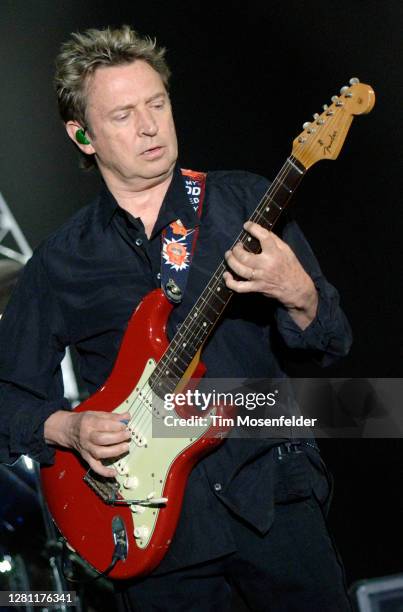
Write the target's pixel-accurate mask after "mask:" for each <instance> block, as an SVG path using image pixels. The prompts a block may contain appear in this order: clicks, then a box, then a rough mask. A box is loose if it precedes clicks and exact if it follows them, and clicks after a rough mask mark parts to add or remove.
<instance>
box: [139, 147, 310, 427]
mask: <svg viewBox="0 0 403 612" xmlns="http://www.w3.org/2000/svg"><path fill="white" fill-rule="evenodd" d="M295 161H297V160H296V159H295V157H294V156H290V157H289V158H288V159H287V160H286V162H285V164H284V166H283V168H282V169H281V171H280V172H279V173H278V175H277V177H276V178H275V180H274V181H273V183H272V184H271V186H270V187H269V189H268V190H267V192H266V193H265V194H264V196H263V197H262V200H261V202H260V203H259V205H258V207H257V208H256V210H255V211H254V212H253V213H252V215H251V218H250V220H251V221H259V220H261V219H262V218H264V217H265V214H266V213H267V212H268V211H265V210H263V209H264V208H265V207H266V206H267V204H268V203H270V201H272V203H274V205H275V206H277V208H278V215H277V218H278V217H279V216H280V214H281V212H282V210H283V209H284V208H285V206H282V207H281V208H280V206H279V205H278V204H277V203H276V202H275V199H274V197H275V196H276V195H277V193H278V191H279V188H280V187H281V186H283V185H285V182H284V181H282V180H281V179H283V178H284V177H286V178H287V177H288V175H289V174H290V170H291V168H290V164H291V165H292V164H293V162H295ZM293 169H294V170H295V169H296V168H293ZM303 174H304V172H303V171H301V177H298V179H300V178H302V175H303ZM298 182H299V181H298ZM298 182H297V184H298ZM276 183H279V185H276ZM296 186H297V185H296ZM272 187H274V188H273V189H272ZM288 189H289V188H288ZM270 192H271V193H270ZM292 193H293V190H291V192H290V193H289V197H291V195H292ZM289 197H288V198H287V199H289ZM275 221H276V219H275ZM273 225H274V224H272V226H273ZM272 226H271V227H272ZM247 238H248V234H247V232H245V230H243V231H242V232H241V233H240V235H239V236H238V238H237V239H236V240H235V242H234V244H233V246H234V245H235V244H236V243H237V242H239V241H241V242H243V240H245V239H247ZM231 248H233V247H231ZM225 269H226V266H225V264H224V262H221V264H220V265H219V266H218V268H217V270H216V272H215V273H214V275H213V278H214V281H213V283H212V285H211V289H210V290H212V289H216V288H217V287H218V285H220V284H222V272H223V271H224V270H225ZM209 284H210V283H209ZM214 285H215V286H214ZM206 288H207V287H206ZM206 288H205V290H204V291H203V292H202V294H201V296H200V297H199V299H198V301H197V302H196V304H195V305H194V307H193V308H192V310H191V311H190V313H189V315H188V317H191V315H192V313H193V310H195V311H196V312H197V311H198V310H199V306H198V303H199V302H200V301H201V300H202V301H204V300H203V295H204V293H205V291H206ZM231 295H232V293H231V294H230V295H229V296H228V298H227V300H226V302H225V304H224V305H223V308H222V310H224V308H225V306H226V304H227V302H228V301H229V299H230V297H231ZM202 308H203V307H202ZM217 314H218V313H217ZM188 317H186V318H188ZM185 320H186V319H185ZM191 321H192V319H191ZM190 325H191V323H190ZM187 329H188V332H189V331H190V326H189V327H188V328H187ZM203 333H204V330H202V329H201V327H200V326H198V328H197V330H196V334H194V333H193V334H192V333H190V334H189V333H188V338H189V343H190V344H192V341H194V340H195V339H196V340H197V341H199V340H200V339H202V336H203ZM181 340H182V338H178V340H177V341H176V345H177V346H176V347H175V346H174V344H175V342H174V339H173V341H172V342H171V343H170V345H169V346H168V347H167V350H166V351H165V353H164V354H163V355H162V357H161V358H160V360H159V362H158V364H161V362H162V360H163V358H164V357H165V356H166V354H167V352H168V350H169V349H171V352H173V353H175V352H176V350H177V348H178V345H179V343H180V342H181ZM160 367H161V366H160ZM161 369H162V368H161ZM182 376H183V373H182ZM164 377H165V375H164V374H163V373H162V372H161V375H160V376H159V377H157V378H156V380H155V382H157V383H158V382H159V380H161V379H163V378H164ZM178 380H180V379H178ZM147 382H148V381H147ZM147 382H146V383H145V384H144V385H143V387H142V389H141V390H140V391H143V390H144V387H145V385H146V384H147ZM152 391H153V389H149V390H148V391H147V392H146V394H145V395H144V398H143V399H142V400H140V402H139V406H138V409H137V410H136V413H135V415H134V416H133V417H132V418H131V420H130V422H129V425H132V426H136V428H139V427H141V426H142V425H144V421H145V420H146V419H148V415H150V414H152V409H151V410H150V409H149V408H148V406H147V405H146V404H145V403H144V400H146V401H147V400H150V399H151V398H150V395H151V394H152ZM134 401H136V400H134ZM133 403H134V402H132V404H131V406H130V408H129V410H130V409H131V407H132V406H133ZM144 406H145V409H144ZM139 408H143V410H139ZM137 413H140V414H139V416H140V418H139V419H138V420H136V414H137Z"/></svg>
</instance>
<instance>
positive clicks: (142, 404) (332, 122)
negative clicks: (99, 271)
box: [41, 79, 375, 579]
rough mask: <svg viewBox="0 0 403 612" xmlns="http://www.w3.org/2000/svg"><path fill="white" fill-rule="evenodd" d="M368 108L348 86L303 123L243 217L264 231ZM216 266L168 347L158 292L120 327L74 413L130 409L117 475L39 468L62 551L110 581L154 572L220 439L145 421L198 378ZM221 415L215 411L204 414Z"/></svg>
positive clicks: (254, 246) (217, 289)
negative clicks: (105, 364)
mask: <svg viewBox="0 0 403 612" xmlns="http://www.w3.org/2000/svg"><path fill="white" fill-rule="evenodd" d="M374 102H375V95H374V92H373V90H372V89H371V87H369V86H368V85H365V84H362V83H359V81H358V79H351V81H350V87H343V88H342V90H341V92H340V96H334V97H333V98H332V104H331V105H329V106H324V111H323V112H322V113H321V114H320V115H319V114H315V115H314V120H313V121H312V122H310V123H307V124H304V126H303V127H304V129H303V131H302V132H301V134H300V135H299V136H298V137H297V138H296V139H295V140H294V142H293V147H292V154H291V156H290V157H289V158H288V159H287V160H286V162H285V164H284V166H283V167H282V168H281V170H280V172H279V174H278V175H277V177H276V179H275V180H274V181H273V183H272V184H271V185H270V188H269V189H268V191H267V192H266V193H265V195H264V196H263V198H262V200H261V202H260V203H259V205H258V207H257V208H256V210H255V212H254V213H253V215H252V216H251V220H252V221H255V222H257V223H259V224H260V225H262V226H263V227H265V228H267V229H268V230H271V229H272V228H273V226H274V225H275V223H276V221H277V219H278V218H279V216H280V214H281V212H282V211H283V209H284V208H285V206H286V205H287V203H288V202H289V200H290V198H291V196H292V194H293V192H294V191H295V189H296V188H297V186H298V184H299V182H300V181H301V179H302V177H303V176H304V174H305V172H306V171H307V170H308V168H310V167H311V166H312V165H313V164H314V163H315V162H317V161H319V160H321V159H335V158H336V157H337V156H338V154H339V152H340V150H341V147H342V145H343V143H344V140H345V138H346V135H347V132H348V130H349V127H350V125H351V122H352V120H353V115H361V114H363V113H368V112H369V111H370V110H371V109H372V107H373V105H374ZM238 241H240V242H242V243H243V245H244V246H245V248H247V249H249V250H250V251H251V252H254V253H258V252H259V251H260V246H259V243H258V242H257V241H256V240H255V239H253V238H252V237H251V236H250V235H249V234H248V233H247V232H245V231H242V232H241V233H240V235H239V236H238V237H237V238H236V241H235V243H236V242H238ZM235 243H234V244H235ZM225 269H226V266H225V262H224V261H222V262H221V263H220V265H219V266H218V268H217V269H216V271H215V272H214V274H213V276H212V278H211V280H210V281H209V283H208V284H207V286H206V287H205V289H204V291H203V292H202V294H201V295H200V297H199V299H198V300H197V302H196V303H195V304H194V306H193V308H192V310H191V311H190V313H189V315H188V316H187V317H186V319H185V320H184V322H183V323H182V325H181V326H180V328H179V330H178V331H177V333H176V334H175V336H174V338H173V339H172V341H171V342H170V343H168V340H167V338H166V334H165V329H166V324H167V320H168V317H169V314H170V312H171V309H172V305H171V304H170V303H169V302H168V301H167V299H166V298H165V295H164V294H163V292H162V291H161V290H160V289H157V290H155V291H153V292H151V293H150V294H149V295H147V296H146V298H145V299H144V300H143V301H142V302H141V303H140V305H139V306H138V307H137V308H136V310H135V311H134V313H133V315H132V317H131V319H130V321H129V324H128V328H127V331H126V334H125V336H124V339H123V342H122V346H121V349H120V352H119V355H118V358H117V361H116V363H115V366H114V368H113V371H112V373H111V375H110V377H109V378H108V380H107V381H106V383H105V384H104V386H103V387H102V388H101V389H99V391H97V392H96V393H95V394H94V395H93V396H91V397H90V398H89V399H87V400H86V401H84V402H83V403H81V404H80V405H79V406H78V407H77V408H76V409H75V410H76V411H77V412H82V411H84V410H99V411H108V410H109V411H111V412H121V413H123V412H126V411H129V412H130V414H131V420H130V422H129V424H128V427H129V428H130V431H131V434H132V441H131V447H130V451H129V452H128V453H127V454H126V455H125V456H123V457H120V458H117V460H116V461H115V462H114V463H113V465H114V467H115V468H116V470H117V474H118V475H117V476H116V478H112V479H105V478H102V477H100V476H98V475H97V474H94V473H93V472H92V471H88V466H86V465H85V464H84V462H83V461H82V459H81V458H80V457H79V455H78V454H76V453H75V452H72V451H70V450H63V449H57V450H56V460H55V463H54V465H53V466H51V467H46V468H42V471H41V475H42V484H43V490H44V493H45V497H46V500H47V503H48V506H49V510H50V512H51V514H52V517H53V519H54V522H55V523H56V525H57V527H58V529H59V530H60V532H61V533H62V535H63V537H64V538H65V540H66V541H67V543H68V545H69V546H70V547H71V548H72V549H74V550H75V551H76V552H77V553H78V554H79V555H80V556H81V557H82V558H83V559H85V560H86V561H87V562H88V563H89V564H90V566H92V567H93V568H94V569H96V570H97V571H98V572H104V571H105V570H106V569H107V571H108V575H109V576H110V577H111V578H117V579H125V578H130V577H134V576H140V575H144V574H146V573H148V572H150V571H151V570H152V569H154V568H155V567H156V566H157V565H158V563H159V562H160V561H161V559H162V558H163V556H164V554H165V553H166V551H167V550H168V547H169V544H170V542H171V540H172V538H173V535H174V531H175V528H176V524H177V521H178V518H179V514H180V510H181V505H182V499H183V494H184V490H185V486H186V480H187V477H188V475H189V473H190V471H191V469H192V467H193V466H194V465H195V463H196V462H197V461H198V460H199V459H200V458H201V457H202V456H203V455H204V454H206V453H207V452H209V451H210V450H211V449H213V448H214V447H215V446H216V445H217V444H219V443H220V441H221V440H222V437H223V435H224V433H225V432H223V431H222V430H221V429H220V428H219V427H214V426H213V425H212V424H211V423H212V422H211V421H210V420H208V425H206V427H204V428H203V427H201V428H198V432H197V434H196V435H195V436H194V437H190V435H189V437H188V438H168V437H167V438H153V436H152V421H153V419H158V418H161V412H160V410H161V407H160V406H161V402H159V401H157V399H156V398H158V397H159V398H161V397H163V396H164V394H166V393H173V392H176V391H178V389H182V388H183V385H184V384H185V383H184V381H185V380H189V379H192V378H193V379H197V378H200V377H201V376H202V375H203V374H204V372H205V368H204V366H203V364H202V362H201V361H200V354H201V350H202V347H203V344H204V343H205V341H206V338H207V337H208V335H209V334H210V332H211V330H212V328H213V326H214V324H215V323H216V321H217V319H218V318H219V317H220V316H221V314H222V313H223V311H224V309H225V307H226V305H227V304H228V302H229V300H230V298H231V295H232V292H231V291H230V290H229V289H228V288H227V287H226V285H225V283H224V281H223V278H222V276H223V272H224V271H225ZM139 338H142V342H139ZM220 410H221V408H220V407H214V408H213V409H211V410H210V411H209V412H208V414H209V415H211V414H212V413H213V412H214V414H218V415H219V414H220ZM177 412H179V410H177V411H176V412H175V414H176V413H177ZM171 414H172V413H171ZM189 414H190V412H189ZM204 416H206V415H204ZM217 420H218V419H216V422H217Z"/></svg>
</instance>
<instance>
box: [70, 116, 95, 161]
mask: <svg viewBox="0 0 403 612" xmlns="http://www.w3.org/2000/svg"><path fill="white" fill-rule="evenodd" d="M64 127H65V128H66V132H67V134H68V136H69V138H71V140H72V141H73V142H74V144H75V145H77V147H78V148H79V149H80V150H81V151H82V152H83V153H85V154H86V155H92V154H93V153H95V149H94V147H93V146H92V144H91V143H90V144H87V145H86V144H81V142H78V140H77V136H76V133H77V130H82V129H83V127H82V126H81V125H80V124H79V123H77V121H67V123H65V124H64ZM86 136H87V138H88V140H90V137H89V136H88V134H86Z"/></svg>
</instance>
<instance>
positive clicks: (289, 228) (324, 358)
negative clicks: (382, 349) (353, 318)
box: [275, 221, 352, 366]
mask: <svg viewBox="0 0 403 612" xmlns="http://www.w3.org/2000/svg"><path fill="white" fill-rule="evenodd" d="M282 239H283V240H284V241H285V242H287V244H289V246H290V247H291V248H292V250H293V251H294V253H295V254H296V256H297V257H298V259H299V261H300V262H301V264H302V266H303V267H304V269H305V271H306V272H307V273H308V274H309V275H310V276H311V278H312V280H313V282H314V284H315V287H316V289H317V291H318V296H319V302H318V310H317V313H316V317H315V318H314V320H313V321H312V322H311V323H310V325H308V327H306V328H305V329H304V330H302V329H301V328H300V327H299V326H298V325H297V324H296V323H295V321H293V319H292V318H291V317H290V315H289V314H288V312H287V309H286V308H285V307H284V306H282V305H281V304H279V306H278V307H277V309H276V314H275V316H276V322H277V327H278V330H279V333H280V335H281V336H282V338H283V340H284V342H285V343H286V345H287V346H288V347H290V348H293V349H306V350H310V351H312V352H314V353H315V356H316V358H317V361H318V362H319V364H320V365H322V366H327V365H330V364H331V363H333V361H335V360H336V359H337V358H339V357H343V356H344V355H346V354H347V353H348V351H349V350H350V346H351V343H352V333H351V328H350V325H349V323H348V321H347V318H346V316H345V314H344V313H343V311H342V309H341V307H340V298H339V294H338V292H337V290H336V289H335V288H334V287H333V286H332V285H331V284H330V283H329V282H328V281H327V280H326V278H325V277H324V276H323V274H322V271H321V269H320V266H319V263H318V261H317V259H316V257H315V255H314V254H313V252H312V249H311V247H310V246H309V244H308V242H307V240H306V238H305V236H304V234H303V233H302V231H301V229H300V228H299V226H298V225H297V223H295V221H290V222H289V223H287V225H286V226H285V228H284V231H283V235H282Z"/></svg>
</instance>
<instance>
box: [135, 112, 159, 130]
mask: <svg viewBox="0 0 403 612" xmlns="http://www.w3.org/2000/svg"><path fill="white" fill-rule="evenodd" d="M137 119H138V133H139V135H140V136H155V135H156V134H157V132H158V125H157V122H156V120H155V118H154V116H153V114H152V112H151V111H150V110H149V109H148V108H145V109H142V110H139V111H138V116H137Z"/></svg>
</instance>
